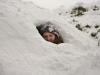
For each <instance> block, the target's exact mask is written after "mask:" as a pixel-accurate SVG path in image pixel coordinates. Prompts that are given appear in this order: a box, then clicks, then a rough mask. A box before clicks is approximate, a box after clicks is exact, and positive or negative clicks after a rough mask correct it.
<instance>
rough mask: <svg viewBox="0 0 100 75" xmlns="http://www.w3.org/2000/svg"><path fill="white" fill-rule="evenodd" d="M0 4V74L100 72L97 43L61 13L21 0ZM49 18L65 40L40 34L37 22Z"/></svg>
mask: <svg viewBox="0 0 100 75" xmlns="http://www.w3.org/2000/svg"><path fill="white" fill-rule="evenodd" d="M0 8H1V9H0V75H80V74H81V75H83V74H84V73H85V75H89V74H91V73H89V72H88V71H92V72H93V74H92V75H95V74H96V73H97V74H96V75H99V74H100V72H98V70H100V51H99V50H100V47H99V46H97V43H96V42H95V41H94V40H93V39H92V38H90V37H88V36H87V35H86V34H84V33H83V32H80V31H79V30H77V29H76V28H75V27H73V26H72V24H71V23H69V21H66V20H65V19H64V18H63V17H61V16H59V15H57V14H55V13H54V12H52V11H50V10H47V9H43V8H40V7H38V6H35V5H34V4H33V3H32V2H27V1H25V2H24V1H20V0H17V1H16V0H0ZM48 21H50V22H52V23H53V24H54V25H55V26H56V28H57V29H58V31H59V33H60V35H61V36H62V38H63V40H64V43H62V44H59V45H56V44H53V43H51V42H47V41H45V40H44V39H43V38H42V36H41V35H40V34H39V32H38V30H37V29H36V26H39V25H41V24H45V23H46V22H48Z"/></svg>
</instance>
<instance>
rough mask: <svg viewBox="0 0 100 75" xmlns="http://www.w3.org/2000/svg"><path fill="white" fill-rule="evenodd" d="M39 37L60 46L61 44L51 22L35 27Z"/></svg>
mask: <svg viewBox="0 0 100 75" xmlns="http://www.w3.org/2000/svg"><path fill="white" fill-rule="evenodd" d="M36 28H37V30H38V32H39V33H40V35H41V36H42V37H43V38H44V39H45V40H46V41H49V42H52V43H55V44H60V43H63V40H62V38H61V36H60V34H59V32H58V30H57V29H56V28H55V26H54V25H53V24H52V23H51V22H47V23H45V24H40V25H39V26H37V27H36Z"/></svg>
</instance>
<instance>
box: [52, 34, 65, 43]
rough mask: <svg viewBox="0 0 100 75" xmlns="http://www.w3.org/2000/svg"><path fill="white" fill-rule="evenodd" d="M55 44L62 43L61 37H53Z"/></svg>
mask: <svg viewBox="0 0 100 75" xmlns="http://www.w3.org/2000/svg"><path fill="white" fill-rule="evenodd" d="M54 43H55V44H60V43H63V41H62V39H61V37H60V38H58V37H57V36H56V35H55V41H54Z"/></svg>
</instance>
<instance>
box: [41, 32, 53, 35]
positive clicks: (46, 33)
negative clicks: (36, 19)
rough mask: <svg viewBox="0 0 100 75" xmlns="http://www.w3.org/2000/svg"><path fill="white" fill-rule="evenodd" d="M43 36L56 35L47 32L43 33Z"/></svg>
mask: <svg viewBox="0 0 100 75" xmlns="http://www.w3.org/2000/svg"><path fill="white" fill-rule="evenodd" d="M43 35H54V34H53V33H50V32H45V33H43Z"/></svg>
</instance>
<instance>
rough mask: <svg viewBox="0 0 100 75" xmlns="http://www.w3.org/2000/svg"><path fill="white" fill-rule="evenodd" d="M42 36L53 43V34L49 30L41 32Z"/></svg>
mask: <svg viewBox="0 0 100 75" xmlns="http://www.w3.org/2000/svg"><path fill="white" fill-rule="evenodd" d="M43 38H44V39H45V40H47V41H49V42H52V43H54V41H55V35H54V34H52V33H49V32H45V33H44V34H43Z"/></svg>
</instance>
